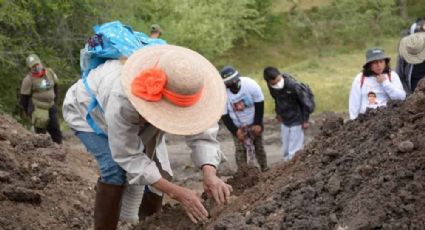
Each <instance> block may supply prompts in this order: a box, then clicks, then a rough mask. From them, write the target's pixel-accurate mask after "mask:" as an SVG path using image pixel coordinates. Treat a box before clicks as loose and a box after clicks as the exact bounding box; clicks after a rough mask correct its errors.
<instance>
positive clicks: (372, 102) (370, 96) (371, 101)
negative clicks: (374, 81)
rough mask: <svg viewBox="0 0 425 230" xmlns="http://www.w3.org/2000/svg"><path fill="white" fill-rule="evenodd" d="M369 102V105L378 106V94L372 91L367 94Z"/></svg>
mask: <svg viewBox="0 0 425 230" xmlns="http://www.w3.org/2000/svg"><path fill="white" fill-rule="evenodd" d="M367 100H368V102H369V105H377V104H378V102H377V101H376V93H375V92H373V91H370V92H369V93H368V94H367Z"/></svg>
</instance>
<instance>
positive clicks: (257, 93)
mask: <svg viewBox="0 0 425 230" xmlns="http://www.w3.org/2000/svg"><path fill="white" fill-rule="evenodd" d="M240 79H241V88H240V90H239V92H238V93H237V94H234V93H232V92H231V91H230V89H227V103H226V109H225V110H224V114H227V113H228V114H229V115H230V118H231V119H232V121H233V123H235V125H236V126H237V127H241V126H243V125H251V124H252V123H253V122H254V115H255V107H254V103H256V102H261V101H264V95H263V92H262V91H261V88H260V86H259V85H258V83H257V82H255V81H254V80H253V79H251V78H248V77H240Z"/></svg>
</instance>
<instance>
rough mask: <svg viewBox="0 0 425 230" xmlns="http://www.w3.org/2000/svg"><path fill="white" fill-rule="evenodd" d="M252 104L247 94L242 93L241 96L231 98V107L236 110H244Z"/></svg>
mask: <svg viewBox="0 0 425 230" xmlns="http://www.w3.org/2000/svg"><path fill="white" fill-rule="evenodd" d="M252 105H253V103H252V100H251V98H250V97H248V96H247V95H243V96H242V97H241V98H238V99H236V100H233V102H232V106H233V109H234V110H235V111H237V112H241V111H244V110H245V109H246V108H249V107H251V106H252Z"/></svg>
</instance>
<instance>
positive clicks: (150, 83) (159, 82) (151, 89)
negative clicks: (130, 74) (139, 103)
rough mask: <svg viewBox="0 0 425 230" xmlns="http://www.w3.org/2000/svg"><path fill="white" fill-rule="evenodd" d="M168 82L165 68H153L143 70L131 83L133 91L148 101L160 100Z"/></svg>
mask: <svg viewBox="0 0 425 230" xmlns="http://www.w3.org/2000/svg"><path fill="white" fill-rule="evenodd" d="M166 83H167V76H166V74H165V72H164V70H162V69H159V68H151V69H147V70H144V71H142V72H141V73H140V74H139V76H137V77H136V78H135V79H134V80H133V82H132V83H131V92H132V93H133V94H134V95H136V96H138V97H140V98H142V99H145V100H147V101H159V100H161V98H162V92H163V90H164V87H165V84H166Z"/></svg>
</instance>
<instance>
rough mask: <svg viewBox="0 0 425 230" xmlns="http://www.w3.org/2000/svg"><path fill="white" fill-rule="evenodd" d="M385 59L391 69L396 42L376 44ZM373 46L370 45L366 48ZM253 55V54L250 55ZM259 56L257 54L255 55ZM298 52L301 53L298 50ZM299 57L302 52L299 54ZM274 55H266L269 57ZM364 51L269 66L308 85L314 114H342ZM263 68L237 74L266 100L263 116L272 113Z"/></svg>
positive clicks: (261, 57) (263, 57)
mask: <svg viewBox="0 0 425 230" xmlns="http://www.w3.org/2000/svg"><path fill="white" fill-rule="evenodd" d="M380 44H381V45H379V46H380V47H383V48H384V49H385V51H386V53H387V54H388V55H390V56H391V57H392V60H393V62H392V68H393V69H394V68H395V66H394V65H395V59H396V55H397V54H396V51H395V47H396V45H397V39H386V40H384V41H383V42H381V43H380ZM372 46H376V44H371V45H369V47H372ZM251 52H254V51H251ZM258 52H259V51H258ZM300 52H301V50H300ZM301 53H302V52H301ZM268 55H269V53H267V52H264V49H263V50H262V52H261V55H259V54H258V55H257V57H258V60H257V61H254V62H256V63H258V62H261V63H264V60H267V59H269V58H267V57H268ZM273 55H274V54H270V56H272V57H273V58H274V56H273ZM364 56H365V50H353V51H351V52H349V53H341V54H338V53H335V52H329V54H326V55H322V56H319V55H311V56H309V57H308V58H305V59H304V60H302V61H298V62H295V63H292V64H289V65H287V64H286V63H285V62H284V61H282V62H279V63H278V61H279V60H285V59H284V58H277V61H273V62H272V63H274V64H273V65H275V66H276V67H278V68H279V69H280V70H281V71H282V72H288V73H290V74H292V75H293V76H295V77H296V78H297V79H298V80H300V81H302V82H304V83H307V84H308V85H310V87H311V89H312V90H313V93H314V94H315V99H316V111H315V113H321V112H324V111H336V112H343V111H347V109H348V95H349V91H350V88H351V84H352V81H353V78H354V77H355V75H356V74H357V73H359V72H360V70H361V67H362V66H363V64H364V61H365V57H364ZM252 66H257V64H255V63H241V66H238V68H240V69H242V70H248V69H252ZM265 66H266V65H264V64H263V65H262V67H258V68H257V69H256V70H254V71H247V72H244V71H241V72H242V75H245V76H250V77H252V78H254V79H255V80H256V81H257V82H258V83H259V84H260V86H261V88H262V90H263V92H264V95H265V97H266V101H265V105H266V109H265V111H266V113H267V114H273V113H274V103H273V100H272V98H271V97H270V95H269V92H268V89H267V86H266V84H265V82H264V80H263V78H262V71H263V68H264V67H265Z"/></svg>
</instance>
